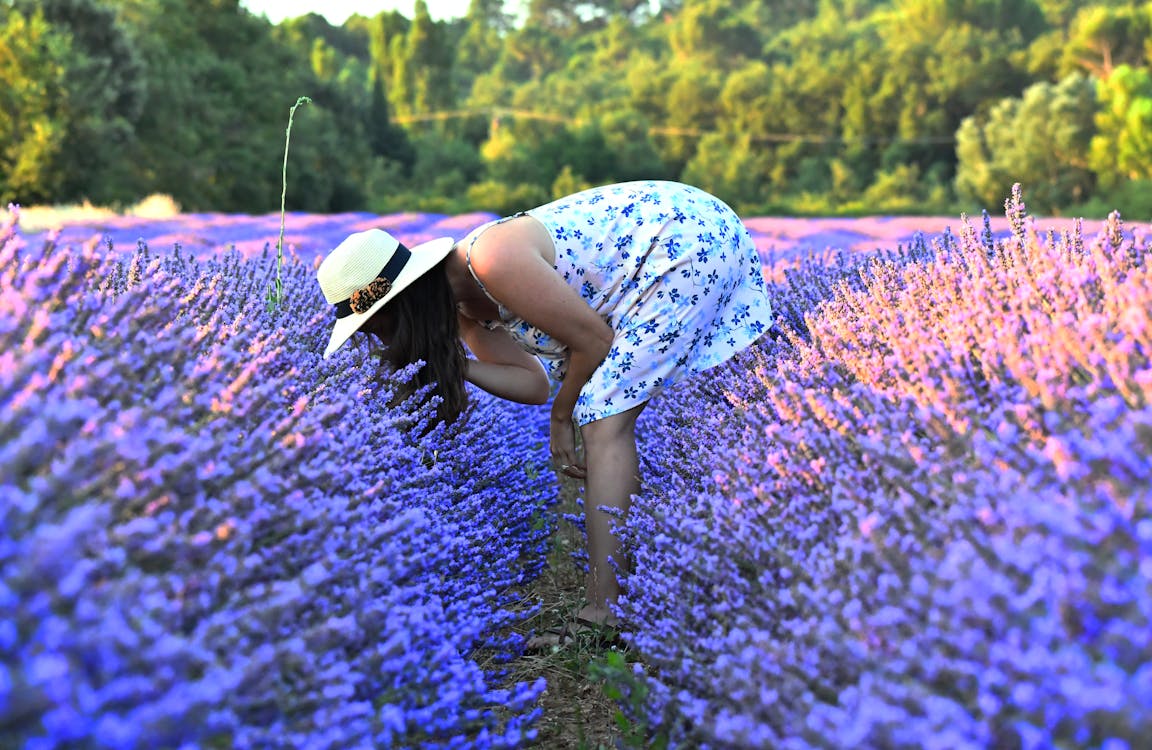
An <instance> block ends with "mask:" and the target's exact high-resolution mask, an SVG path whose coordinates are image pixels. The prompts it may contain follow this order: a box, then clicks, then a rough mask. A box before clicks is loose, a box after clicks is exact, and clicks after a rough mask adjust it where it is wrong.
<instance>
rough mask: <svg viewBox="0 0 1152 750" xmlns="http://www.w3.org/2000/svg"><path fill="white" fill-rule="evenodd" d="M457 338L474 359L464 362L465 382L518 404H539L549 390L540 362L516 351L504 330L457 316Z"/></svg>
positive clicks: (517, 346)
mask: <svg viewBox="0 0 1152 750" xmlns="http://www.w3.org/2000/svg"><path fill="white" fill-rule="evenodd" d="M460 337H461V338H462V339H463V340H464V343H465V344H467V345H468V348H469V349H471V350H472V353H473V354H475V355H476V359H469V360H468V370H467V372H466V373H465V376H464V377H465V379H466V380H467V381H468V382H469V383H472V384H473V385H475V386H478V387H479V388H483V389H484V390H485V391H488V392H489V393H491V394H492V395H493V396H498V397H499V398H503V399H507V400H509V401H515V402H517V403H521V404H543V403H545V402H547V401H548V394H549V391H550V388H549V384H548V376H547V374H545V372H544V367H543V365H541V364H540V360H538V359H536V357H534V356H532V355H531V354H529V353H528V352H526V351H524V350H523V349H521V348H520V345H519V344H517V343H516V342H515V341H514V340H513V339H512V337H511V336H510V335H509V334H508V332H507V331H505V330H503V329H501V328H497V329H494V330H488V329H486V328H484V327H483V326H482V325H480V324H479V323H477V322H476V321H475V320H472V319H471V318H469V317H466V316H464V315H461V316H460Z"/></svg>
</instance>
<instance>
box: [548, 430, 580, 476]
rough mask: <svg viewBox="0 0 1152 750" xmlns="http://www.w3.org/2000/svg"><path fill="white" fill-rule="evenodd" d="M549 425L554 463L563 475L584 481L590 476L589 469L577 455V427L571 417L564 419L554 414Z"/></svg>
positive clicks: (549, 437)
mask: <svg viewBox="0 0 1152 750" xmlns="http://www.w3.org/2000/svg"><path fill="white" fill-rule="evenodd" d="M548 423H549V429H548V432H549V435H548V439H549V446H550V447H551V450H552V462H553V463H554V464H555V465H556V468H557V469H558V470H559V471H560V473H561V474H564V475H565V476H569V477H572V478H573V479H584V478H585V477H586V476H588V469H587V467H585V466H584V464H583V463H581V462H580V458H579V456H578V455H577V454H576V425H575V423H573V421H572V417H571V415H569V416H568V417H567V418H564V417H558V416H557V415H556V414H553V415H552V418H551V419H550V420H549V421H548Z"/></svg>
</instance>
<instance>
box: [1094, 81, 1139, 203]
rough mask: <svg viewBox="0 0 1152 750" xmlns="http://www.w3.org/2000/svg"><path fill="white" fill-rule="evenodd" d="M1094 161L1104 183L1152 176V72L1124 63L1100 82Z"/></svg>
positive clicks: (1113, 184)
mask: <svg viewBox="0 0 1152 750" xmlns="http://www.w3.org/2000/svg"><path fill="white" fill-rule="evenodd" d="M1099 92H1100V110H1099V113H1098V114H1097V115H1096V127H1097V131H1098V132H1097V135H1096V137H1094V138H1093V139H1092V146H1091V150H1092V156H1091V163H1092V166H1093V168H1094V169H1095V170H1096V172H1097V174H1099V176H1100V180H1101V182H1102V183H1104V185H1105V186H1108V187H1114V186H1116V185H1117V184H1119V183H1121V182H1123V181H1125V180H1149V179H1152V73H1150V71H1149V69H1148V68H1132V67H1129V66H1127V65H1121V66H1120V67H1118V68H1116V70H1114V71H1113V72H1112V75H1110V76H1108V77H1107V78H1105V79H1104V80H1102V81H1100V84H1099Z"/></svg>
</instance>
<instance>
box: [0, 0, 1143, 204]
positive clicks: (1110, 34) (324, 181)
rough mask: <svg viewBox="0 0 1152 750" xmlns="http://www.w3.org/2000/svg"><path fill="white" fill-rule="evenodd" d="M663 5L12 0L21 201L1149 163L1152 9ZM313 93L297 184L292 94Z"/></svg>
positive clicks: (1035, 186)
mask: <svg viewBox="0 0 1152 750" xmlns="http://www.w3.org/2000/svg"><path fill="white" fill-rule="evenodd" d="M656 7H658V8H659V9H658V10H656V11H655V12H653V10H652V4H650V3H648V2H646V1H645V0H580V2H575V3H573V2H569V1H568V0H531V2H529V3H527V4H526V6H525V7H524V8H522V9H520V8H516V7H515V6H514V5H513V4H512V3H510V2H507V0H472V2H471V3H470V6H469V9H468V13H467V15H466V16H465V17H464V18H462V19H455V20H452V21H434V20H432V18H431V16H430V15H429V12H428V2H427V0H414V3H413V12H412V17H411V18H408V17H406V16H405V15H404V14H402V13H399V12H396V11H388V12H381V13H378V14H376V15H374V16H371V17H365V16H358V15H357V16H353V17H351V18H349V19H348V21H347V22H345V23H344V24H343V25H341V26H333V25H331V24H330V23H329V22H328V21H326V20H325V19H324V18H323V17H322V16H320V15H317V14H309V15H306V16H303V17H300V18H296V19H291V20H287V21H284V22H282V23H280V24H278V25H275V26H273V25H271V24H269V23H268V22H267V21H266V20H264V19H262V18H257V17H255V16H253V15H252V14H251V13H249V12H247V11H246V10H245V9H244V8H243V7H242V6H241V5H240V2H239V0H45V1H44V2H37V1H34V0H0V79H2V80H4V81H5V83H6V84H8V85H6V86H5V87H3V89H2V90H0V105H2V106H0V144H2V145H0V198H7V199H9V200H19V201H22V202H25V203H28V202H46V201H53V202H55V201H72V202H75V201H78V200H81V199H84V198H88V199H91V200H95V201H97V202H100V203H107V204H111V205H117V204H126V203H131V202H133V201H135V200H138V199H139V197H140V196H141V195H146V194H149V193H154V192H164V193H167V194H170V195H171V196H172V197H173V199H174V200H176V201H177V202H178V203H179V204H180V205H181V206H182V207H184V208H185V209H186V210H202V209H224V210H231V211H247V212H255V211H260V210H264V209H265V208H266V206H267V205H268V204H269V202H270V201H271V200H273V198H272V196H274V195H275V192H276V189H277V187H279V188H280V192H281V199H282V204H283V206H282V208H283V210H309V211H342V210H362V209H365V208H370V209H372V210H409V209H423V210H443V211H445V212H448V211H469V210H496V211H500V210H503V209H504V208H523V207H526V206H525V204H526V203H531V202H532V201H535V200H541V199H543V200H546V199H548V198H550V197H552V196H553V195H555V194H556V192H557V191H561V190H567V189H574V188H576V187H578V186H582V185H594V184H601V183H605V182H612V181H621V180H630V179H639V178H646V177H651V178H666V179H682V180H685V181H689V182H696V183H698V184H700V185H701V186H703V187H706V188H708V189H710V190H713V191H714V192H716V193H718V194H720V195H721V196H722V197H724V198H725V199H726V200H728V201H729V202H730V203H732V204H733V205H736V206H740V207H745V208H748V209H749V210H755V209H756V208H757V207H759V208H760V209H761V210H770V209H771V210H775V209H778V210H781V211H783V210H788V211H799V212H810V211H821V210H822V211H828V212H833V213H857V212H859V211H867V209H868V207H869V206H870V205H871V206H873V208H874V209H875V210H876V211H880V210H885V211H892V212H903V211H915V210H917V209H918V208H919V209H922V210H939V209H942V210H944V211H946V212H951V211H953V210H954V209H955V208H956V206H955V205H954V204H955V203H956V201H957V199H959V200H961V201H972V200H978V201H981V202H985V203H986V204H987V205H993V204H997V205H998V204H999V201H1000V199H1001V197H1002V196H1003V194H1004V192H1005V190H1006V189H1007V187H1008V186H1009V185H1011V184H1012V183H1013V182H1016V181H1022V182H1024V183H1026V184H1028V186H1029V192H1030V194H1031V195H1032V196H1033V201H1034V205H1036V206H1037V207H1040V208H1042V209H1047V210H1059V209H1061V208H1064V207H1067V206H1069V205H1073V204H1075V205H1084V204H1086V203H1087V202H1089V201H1090V200H1091V199H1092V198H1093V197H1094V195H1097V194H1098V195H1104V194H1105V193H1096V192H1094V191H1097V190H1102V191H1106V192H1107V193H1108V194H1111V193H1113V192H1115V193H1116V195H1118V196H1121V197H1123V195H1124V193H1123V191H1122V190H1121V188H1122V186H1123V185H1124V184H1127V183H1129V182H1131V181H1132V180H1133V179H1135V178H1143V177H1144V176H1146V175H1147V174H1148V172H1147V169H1148V146H1147V137H1146V136H1145V135H1144V134H1145V133H1147V132H1148V116H1149V115H1148V113H1147V108H1148V106H1149V104H1148V101H1149V95H1148V94H1147V93H1146V90H1145V88H1144V87H1145V84H1144V82H1143V81H1144V80H1145V79H1144V78H1141V76H1147V74H1148V71H1149V69H1150V68H1152V65H1150V57H1149V55H1150V53H1152V43H1150V42H1149V39H1152V2H1147V1H1145V2H1124V1H1122V0H1096V1H1094V2H1087V3H1084V2H1077V3H1072V2H1068V0H851V1H849V2H843V1H841V2H832V0H749V1H748V2H736V0H675V1H673V0H662V1H661V2H659V3H658V4H656ZM33 9H34V10H36V11H37V14H38V15H37V14H33V13H31V11H32V10H33ZM514 10H521V11H523V13H522V15H521V16H519V17H515V16H513V15H512V11H514ZM37 19H38V20H37ZM1073 73H1078V74H1080V75H1081V78H1078V79H1076V80H1078V81H1080V83H1079V84H1076V85H1075V86H1072V84H1069V83H1067V81H1068V80H1069V76H1070V75H1071V74H1073ZM1085 81H1088V82H1092V83H1095V84H1096V85H1098V86H1099V90H1100V93H1099V98H1098V101H1097V102H1096V103H1091V102H1089V100H1088V98H1087V97H1086V95H1084V91H1085V90H1086V88H1087V84H1085V83H1084V82H1085ZM1045 87H1047V88H1045ZM1073 89H1075V90H1074V91H1073ZM301 90H304V91H309V92H312V93H311V98H312V101H313V105H312V107H311V108H310V110H309V123H308V125H309V126H308V128H306V129H304V130H303V132H301V133H300V135H299V138H298V139H296V142H294V143H293V144H292V150H293V159H294V161H295V162H296V163H298V164H299V165H300V170H299V173H298V176H297V177H296V178H294V179H293V180H292V181H291V183H290V184H289V185H288V186H287V188H285V186H284V184H283V183H284V181H283V179H282V178H283V175H282V174H280V173H279V172H280V170H277V169H276V164H277V162H278V160H279V157H280V155H279V154H278V153H277V150H278V142H279V134H280V128H281V124H282V111H281V109H280V105H276V104H274V103H275V102H284V101H292V100H293V99H294V97H295V96H296V94H297V92H299V91H301ZM1005 102H1008V103H1005ZM1086 122H1087V123H1089V125H1085V123H1086ZM1093 136H1095V137H1096V141H1095V142H1093V144H1092V145H1086V142H1085V140H1084V139H1085V138H1088V139H1089V141H1091V138H1092V137H1093ZM278 182H279V183H280V184H279V185H278V184H277V183H278Z"/></svg>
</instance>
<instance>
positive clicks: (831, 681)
mask: <svg viewBox="0 0 1152 750" xmlns="http://www.w3.org/2000/svg"><path fill="white" fill-rule="evenodd" d="M1006 207H1007V214H1008V218H1009V219H1010V222H1011V225H1012V227H1013V233H1012V235H1011V236H1010V237H1008V238H1007V239H1004V240H994V239H992V238H991V236H990V234H989V233H988V232H987V231H983V232H982V231H980V230H978V229H977V228H976V227H974V226H972V225H971V224H969V223H968V222H967V221H965V222H964V228H963V231H962V233H961V236H960V237H958V238H956V237H945V238H943V239H940V240H937V241H935V242H934V243H932V246H931V247H930V248H928V247H921V248H920V250H919V251H917V252H912V253H910V254H908V257H907V258H905V259H904V260H902V261H897V260H893V259H891V258H888V259H882V260H876V261H875V262H873V263H872V264H870V265H869V266H867V267H866V268H865V269H863V270H862V269H861V268H859V267H853V268H850V269H837V268H827V269H812V271H811V272H812V273H813V274H816V275H817V277H815V278H807V279H801V278H799V277H793V279H792V281H793V282H794V283H793V284H792V285H791V286H790V287H789V288H780V289H778V290H777V291H778V292H779V293H780V295H781V297H782V298H785V299H789V300H790V303H789V304H790V307H789V309H792V310H794V311H796V313H797V314H796V315H793V316H791V318H792V321H793V323H794V325H792V326H790V328H791V329H792V331H793V332H792V333H790V334H789V335H788V336H787V338H786V340H781V341H780V342H777V343H775V344H771V345H765V346H764V347H762V348H761V349H759V350H758V351H755V352H752V353H749V354H748V355H747V356H744V357H742V358H740V359H739V360H737V361H735V362H733V363H731V364H730V365H729V366H727V367H725V368H724V369H723V370H720V371H718V372H717V373H716V374H715V377H709V378H703V379H697V380H695V381H692V382H691V383H689V384H686V385H685V386H684V387H681V388H679V389H678V390H677V393H676V394H674V395H672V396H671V397H668V398H664V399H663V400H661V401H659V402H657V403H656V404H654V406H653V408H651V409H649V410H648V411H647V412H646V414H645V415H644V417H643V419H642V423H641V431H642V442H643V447H642V455H643V456H644V461H645V464H644V471H645V476H646V487H645V493H644V494H643V495H642V496H641V497H639V498H637V500H636V502H635V504H634V506H633V512H632V514H631V516H630V519H629V521H628V523H627V526H626V529H625V533H626V535H627V537H628V545H629V549H630V551H631V555H632V559H633V564H634V568H633V574H632V575H631V576H629V577H628V579H627V581H626V588H627V594H626V596H625V597H624V598H623V599H622V602H621V614H622V615H623V618H624V622H625V623H626V624H627V627H628V630H629V633H628V638H629V639H630V641H631V642H632V644H633V645H634V646H635V647H636V648H637V650H638V651H639V652H640V654H641V656H642V663H643V664H645V665H646V666H645V668H644V669H643V670H642V669H641V668H640V667H637V674H638V676H640V677H641V678H643V681H644V682H645V685H646V690H647V694H648V696H649V698H648V700H647V702H646V706H645V709H646V711H647V715H646V716H643V717H639V718H641V719H642V720H643V722H644V723H645V724H646V725H648V726H655V727H656V732H658V733H659V734H661V735H662V736H663V738H664V739H666V740H669V741H670V744H671V745H672V746H677V747H702V748H763V747H780V748H810V747H819V748H844V747H909V748H911V747H916V748H922V747H926V748H965V747H972V748H977V747H979V748H984V747H1004V748H1013V747H1017V748H1042V747H1043V748H1047V747H1065V748H1073V747H1108V748H1134V747H1141V746H1146V744H1147V737H1148V736H1149V733H1150V732H1152V640H1150V639H1149V638H1148V634H1149V633H1150V632H1152V514H1150V501H1152V459H1150V458H1149V457H1150V456H1152V368H1150V364H1149V355H1150V353H1152V324H1150V323H1152V321H1150V318H1152V268H1150V263H1149V262H1150V260H1152V243H1150V242H1149V239H1148V238H1147V237H1146V236H1133V235H1132V234H1127V233H1125V232H1124V230H1123V226H1122V224H1121V222H1120V219H1119V217H1118V216H1115V215H1114V216H1113V217H1112V218H1111V219H1110V221H1109V223H1108V226H1107V227H1106V229H1105V230H1104V231H1103V232H1102V233H1101V234H1100V235H1099V236H1097V237H1096V238H1095V239H1092V240H1087V239H1085V238H1084V237H1083V236H1082V232H1081V231H1079V230H1076V231H1072V232H1067V233H1064V234H1061V235H1053V234H1047V235H1044V234H1041V233H1039V232H1037V231H1036V229H1035V226H1034V224H1033V222H1032V220H1031V219H1030V218H1028V217H1027V216H1026V213H1025V207H1024V204H1023V200H1022V198H1021V196H1020V193H1019V188H1018V187H1017V189H1016V190H1014V193H1013V198H1012V199H1011V200H1010V201H1009V202H1008V203H1007V205H1006ZM985 226H987V224H985ZM797 281H800V282H801V283H799V284H797V283H795V282H797ZM801 289H808V290H816V291H817V293H816V294H812V295H810V296H807V297H806V296H805V294H804V293H803V292H802V291H798V290H801ZM798 317H802V325H795V323H796V318H798ZM785 327H786V328H789V326H785ZM633 684H634V683H633Z"/></svg>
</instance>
